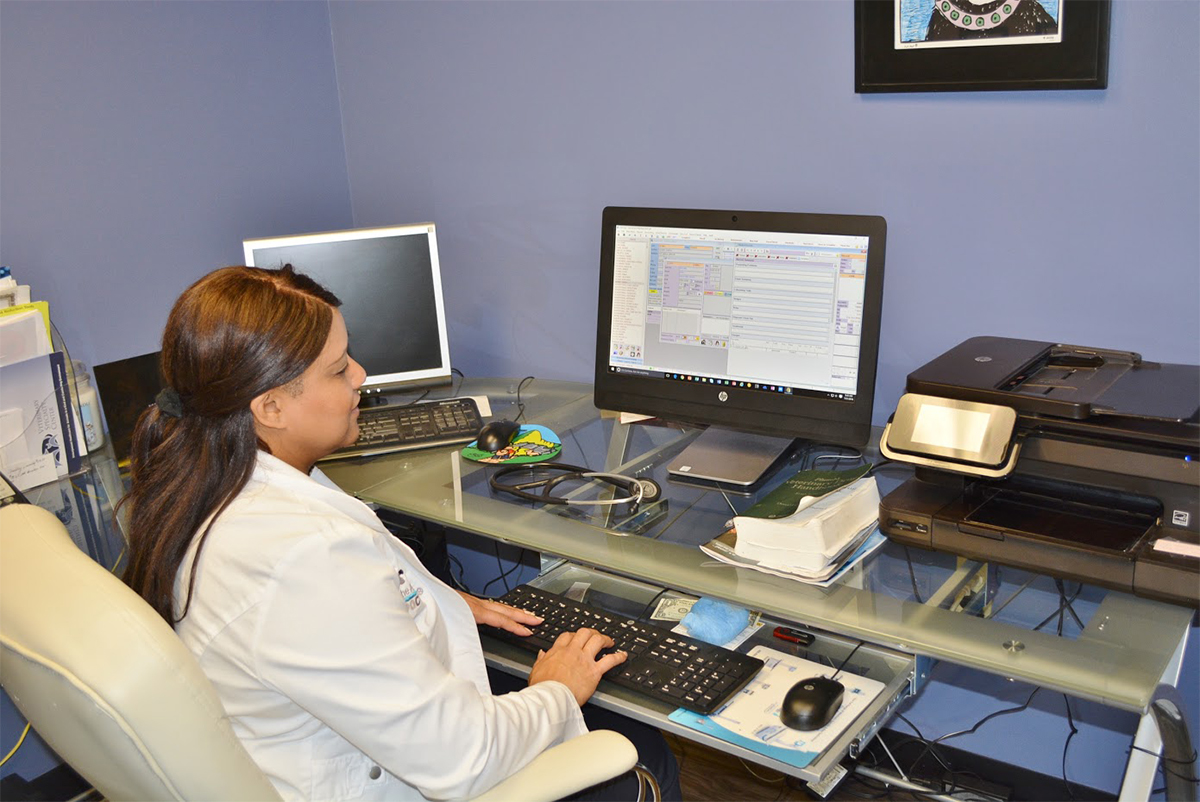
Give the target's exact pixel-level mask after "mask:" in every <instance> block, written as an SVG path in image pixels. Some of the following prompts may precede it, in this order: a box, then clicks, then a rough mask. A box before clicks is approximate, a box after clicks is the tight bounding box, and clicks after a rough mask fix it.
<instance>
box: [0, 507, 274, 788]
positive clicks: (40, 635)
mask: <svg viewBox="0 0 1200 802" xmlns="http://www.w3.org/2000/svg"><path fill="white" fill-rule="evenodd" d="M0 685H3V687H4V689H5V690H6V691H7V692H8V694H9V695H10V696H11V697H12V699H13V702H14V703H15V704H16V705H17V707H18V708H19V709H20V711H21V712H22V713H23V714H24V715H25V717H26V718H27V719H28V720H29V721H30V722H31V723H32V725H33V728H34V729H35V730H37V732H38V734H39V735H40V736H41V737H42V738H43V739H44V740H45V741H46V743H48V744H49V745H50V747H51V748H52V749H54V750H55V751H56V752H57V753H58V754H59V756H60V757H62V758H63V759H64V760H65V761H66V762H67V763H69V764H70V765H71V767H72V768H74V769H75V770H76V771H77V772H79V774H81V775H82V776H83V777H84V778H85V779H87V780H88V781H89V782H91V783H92V784H93V785H94V786H95V787H96V788H97V790H99V791H100V792H101V793H102V794H104V796H105V797H107V798H108V799H111V800H118V802H119V801H120V800H147V799H154V800H190V799H194V800H201V799H203V800H215V799H221V800H268V799H279V794H278V792H276V790H275V788H274V786H272V785H271V783H270V781H269V780H268V779H267V777H266V775H264V774H263V773H262V771H261V770H259V768H258V766H257V765H255V763H254V761H253V760H252V759H251V758H250V755H249V754H248V753H247V752H246V750H245V748H244V747H243V746H242V744H241V742H240V741H239V740H238V738H237V736H236V735H235V734H234V732H233V729H232V727H231V726H230V723H229V720H228V718H227V717H226V715H225V711H224V709H223V708H222V706H221V701H220V699H219V698H218V697H217V693H216V689H215V688H213V686H212V684H211V683H210V682H209V680H208V678H207V677H205V675H204V673H203V672H202V671H201V669H200V666H199V664H198V663H197V662H196V660H195V658H194V657H193V656H192V654H191V652H189V651H188V650H187V647H185V646H184V645H183V642H182V641H181V640H179V638H178V637H177V636H176V635H175V632H174V631H173V630H172V629H171V627H170V626H168V625H167V623H166V622H165V621H163V620H162V618H161V617H160V616H159V615H158V614H157V613H156V612H154V610H153V608H151V607H150V605H148V604H147V603H146V602H145V601H143V600H142V599H141V598H140V597H139V596H138V595H137V594H136V593H134V592H133V591H132V590H130V589H129V588H128V587H126V586H125V585H124V583H122V582H121V581H120V580H119V579H117V578H116V577H115V576H113V575H112V574H111V573H109V572H108V571H107V570H106V569H105V568H104V567H103V566H101V565H99V564H97V563H96V562H94V561H93V560H92V559H91V558H89V557H88V556H87V555H86V554H84V553H83V552H82V551H80V550H79V548H78V547H77V546H76V545H75V543H74V541H72V540H71V537H70V535H69V534H68V533H67V531H66V529H65V527H63V525H62V524H61V523H60V522H59V520H58V519H57V518H55V517H54V515H53V514H51V513H49V512H47V511H46V510H43V509H41V508H39V507H35V506H32V505H29V504H10V505H8V506H6V507H2V508H0Z"/></svg>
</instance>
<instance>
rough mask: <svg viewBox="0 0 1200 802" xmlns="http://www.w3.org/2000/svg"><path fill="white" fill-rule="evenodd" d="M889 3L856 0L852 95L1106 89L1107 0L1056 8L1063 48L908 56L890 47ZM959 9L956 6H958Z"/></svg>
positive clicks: (892, 17)
mask: <svg viewBox="0 0 1200 802" xmlns="http://www.w3.org/2000/svg"><path fill="white" fill-rule="evenodd" d="M895 2H897V0H855V3H854V29H855V30H854V91H855V92H858V93H877V92H979V91H996V90H1023V89H1104V88H1106V87H1107V86H1108V34H1109V14H1110V10H1111V9H1110V6H1111V2H1110V0H1059V3H1060V8H1061V11H1062V17H1061V19H1062V40H1061V41H1060V42H1056V43H1053V44H1042V43H1039V44H1013V45H996V46H987V47H948V48H932V49H914V50H903V49H896V47H895V29H896V6H895ZM958 2H959V3H960V4H961V2H962V0H958ZM1020 2H1028V0H1020Z"/></svg>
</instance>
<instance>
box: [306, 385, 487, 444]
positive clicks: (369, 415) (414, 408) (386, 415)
mask: <svg viewBox="0 0 1200 802" xmlns="http://www.w3.org/2000/svg"><path fill="white" fill-rule="evenodd" d="M482 427H483V420H482V418H480V416H479V408H478V407H477V406H476V405H475V399H474V398H468V397H466V396H460V397H458V398H447V399H445V400H443V401H423V402H419V403H416V404H409V405H407V406H395V407H366V408H364V409H362V411H360V412H359V414H358V439H357V440H355V441H354V444H353V445H350V446H346V447H345V448H341V449H338V450H337V451H335V452H333V453H332V454H330V455H329V456H328V457H326V458H325V459H344V458H346V457H365V456H367V455H370V454H387V453H388V452H391V451H407V450H409V449H413V448H430V447H432V446H447V445H454V444H456V443H469V442H471V441H472V440H474V439H475V437H476V436H477V435H478V434H479V430H480V429H481V428H482Z"/></svg>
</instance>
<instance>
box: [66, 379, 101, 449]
mask: <svg viewBox="0 0 1200 802" xmlns="http://www.w3.org/2000/svg"><path fill="white" fill-rule="evenodd" d="M71 363H72V365H71V366H72V367H73V368H74V371H73V372H74V374H75V376H74V382H73V385H72V386H73V387H74V389H75V401H76V403H78V404H79V419H80V422H81V423H82V424H83V441H84V443H85V444H86V445H87V450H88V451H95V450H96V449H98V448H100V447H101V446H103V445H104V424H103V423H102V422H101V420H100V399H99V397H98V396H97V395H96V390H95V388H93V387H92V378H91V376H89V375H88V370H87V366H86V365H84V364H83V363H82V362H80V361H79V360H78V359H72V360H71Z"/></svg>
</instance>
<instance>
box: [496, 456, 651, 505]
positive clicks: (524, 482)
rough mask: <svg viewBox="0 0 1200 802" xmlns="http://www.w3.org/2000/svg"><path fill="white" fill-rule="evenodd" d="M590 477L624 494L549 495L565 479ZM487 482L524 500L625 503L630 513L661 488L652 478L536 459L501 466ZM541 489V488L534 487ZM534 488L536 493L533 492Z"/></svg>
mask: <svg viewBox="0 0 1200 802" xmlns="http://www.w3.org/2000/svg"><path fill="white" fill-rule="evenodd" d="M515 474H521V475H522V476H521V477H520V478H519V479H517V480H514V481H508V482H505V481H502V480H503V479H504V478H505V477H510V476H514V475H515ZM587 479H593V480H595V481H597V482H604V483H605V484H610V485H612V486H613V487H615V488H617V489H618V490H622V491H624V493H625V495H624V496H620V497H617V498H611V499H595V500H578V499H573V498H566V497H563V496H552V495H550V493H551V492H552V491H553V490H554V488H556V487H558V486H559V485H562V484H565V483H567V482H578V481H583V480H587ZM488 484H490V485H491V486H492V489H493V490H498V491H500V492H501V493H509V494H510V495H513V496H516V497H517V498H522V499H525V500H526V501H536V502H540V503H542V504H578V505H585V506H596V507H605V506H613V505H615V504H628V505H629V514H630V515H633V514H635V513H636V512H637V510H638V505H639V504H641V503H642V502H643V501H646V502H650V501H655V500H657V499H658V497H659V496H661V495H662V488H661V487H659V485H658V483H657V482H655V481H653V480H652V479H639V478H637V477H629V476H623V475H621V474H619V473H606V472H604V471H590V470H588V469H587V468H581V467H579V466H578V465H567V464H565V463H562V462H539V463H536V464H524V465H510V466H508V467H507V468H501V469H500V470H498V471H496V472H495V473H493V474H492V475H491V476H490V477H489V478H488ZM538 488H540V491H537V489H538ZM535 491H537V492H535Z"/></svg>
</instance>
